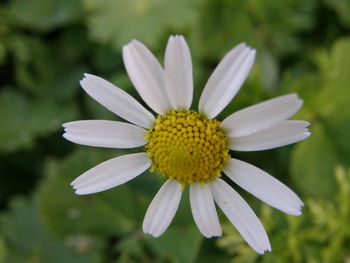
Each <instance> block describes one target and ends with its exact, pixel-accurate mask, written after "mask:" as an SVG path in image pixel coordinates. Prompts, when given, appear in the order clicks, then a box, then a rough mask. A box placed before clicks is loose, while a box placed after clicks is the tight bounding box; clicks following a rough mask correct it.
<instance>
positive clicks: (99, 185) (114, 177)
mask: <svg viewBox="0 0 350 263" xmlns="http://www.w3.org/2000/svg"><path fill="white" fill-rule="evenodd" d="M149 167H150V160H149V158H148V156H147V154H146V153H133V154H127V155H123V156H120V157H116V158H114V159H111V160H108V161H106V162H103V163H101V164H99V165H97V166H95V167H94V168H92V169H90V170H88V171H87V172H85V173H83V174H82V175H81V176H79V177H78V178H77V179H75V180H74V181H73V182H72V183H71V185H72V186H73V188H74V189H76V190H77V191H76V192H75V193H76V194H80V195H83V194H92V193H97V192H101V191H104V190H107V189H110V188H113V187H116V186H118V185H121V184H124V183H126V182H128V181H130V180H131V179H134V178H135V177H136V176H138V175H139V174H141V173H143V172H144V171H145V170H146V169H147V168H149Z"/></svg>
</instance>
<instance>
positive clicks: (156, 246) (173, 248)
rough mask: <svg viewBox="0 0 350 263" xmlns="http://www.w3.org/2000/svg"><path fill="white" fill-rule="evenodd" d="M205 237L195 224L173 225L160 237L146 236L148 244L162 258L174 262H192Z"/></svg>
mask: <svg viewBox="0 0 350 263" xmlns="http://www.w3.org/2000/svg"><path fill="white" fill-rule="evenodd" d="M202 240H203V237H202V236H201V234H200V233H199V231H198V229H197V227H195V226H194V224H192V225H190V226H186V225H183V226H181V225H176V226H175V225H172V226H171V227H169V229H168V230H167V231H166V233H164V234H163V235H162V236H161V237H159V238H153V237H150V236H147V237H145V242H146V244H147V245H148V246H149V247H150V249H151V250H152V251H153V252H154V253H156V254H157V255H158V256H159V257H160V258H161V259H163V260H166V261H170V262H174V263H191V262H194V261H195V260H196V257H197V254H198V252H199V248H200V245H201V243H202Z"/></svg>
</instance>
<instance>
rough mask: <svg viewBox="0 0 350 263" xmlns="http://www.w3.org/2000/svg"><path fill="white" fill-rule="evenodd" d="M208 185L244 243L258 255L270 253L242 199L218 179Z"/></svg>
mask: <svg viewBox="0 0 350 263" xmlns="http://www.w3.org/2000/svg"><path fill="white" fill-rule="evenodd" d="M208 185H209V187H210V190H211V192H212V194H213V197H214V200H215V202H216V203H217V204H218V206H219V207H220V208H221V210H222V211H223V212H224V214H225V215H226V216H227V218H228V219H229V220H230V221H231V223H232V224H233V225H234V226H235V227H236V229H237V230H238V232H239V233H240V234H241V235H242V237H243V238H244V239H245V241H246V242H247V243H248V244H249V245H250V246H251V247H252V248H253V249H254V250H255V251H256V252H258V253H260V254H264V252H265V251H271V246H270V242H269V239H268V237H267V234H266V232H265V229H264V227H263V226H262V224H261V222H260V221H259V219H258V218H257V217H256V215H255V214H254V212H253V210H252V209H251V208H250V207H249V205H248V204H247V203H246V202H245V201H244V200H243V198H242V197H241V196H240V195H239V194H238V193H237V192H236V191H235V190H233V189H232V187H231V186H229V185H228V184H227V183H226V182H225V181H223V180H221V179H220V178H217V179H215V180H213V181H211V182H210V183H208Z"/></svg>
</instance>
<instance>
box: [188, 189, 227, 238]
mask: <svg viewBox="0 0 350 263" xmlns="http://www.w3.org/2000/svg"><path fill="white" fill-rule="evenodd" d="M190 202H191V210H192V215H193V218H194V221H195V222H196V224H197V226H198V229H199V230H200V231H201V233H202V234H203V236H205V237H208V238H210V237H218V236H221V235H222V231H221V226H220V222H219V218H218V214H217V212H216V208H215V204H214V200H213V196H212V194H211V192H210V189H209V187H208V186H207V185H206V184H204V185H200V184H199V183H194V184H191V186H190Z"/></svg>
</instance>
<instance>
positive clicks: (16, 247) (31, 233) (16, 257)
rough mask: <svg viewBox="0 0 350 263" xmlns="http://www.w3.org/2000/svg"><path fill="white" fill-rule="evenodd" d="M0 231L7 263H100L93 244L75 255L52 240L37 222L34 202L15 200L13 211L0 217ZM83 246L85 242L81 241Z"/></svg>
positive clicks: (92, 242) (68, 248)
mask: <svg viewBox="0 0 350 263" xmlns="http://www.w3.org/2000/svg"><path fill="white" fill-rule="evenodd" d="M0 222H1V228H0V231H1V232H2V233H3V235H4V237H5V238H6V240H8V241H7V246H8V248H9V249H8V253H7V255H6V258H5V259H6V260H5V262H7V263H31V262H52V263H61V262H76V263H80V262H81V263H83V262H84V263H94V262H98V261H97V259H98V258H97V257H96V254H95V253H96V250H95V246H96V244H94V241H93V240H90V239H89V240H90V241H88V243H86V244H87V245H86V246H85V247H84V248H83V249H80V250H78V248H79V245H78V244H77V243H76V244H75V245H76V248H75V249H77V250H76V251H74V249H73V248H72V247H68V246H67V245H65V244H64V243H61V242H59V241H57V240H55V239H54V238H52V237H51V236H50V235H49V234H48V233H47V232H46V231H45V229H44V228H43V226H42V222H41V221H40V219H39V218H38V215H37V209H36V203H35V201H33V200H26V199H23V198H16V199H14V200H13V201H12V202H11V205H10V210H9V212H7V213H6V214H3V215H1V217H0ZM80 242H82V240H81V239H80Z"/></svg>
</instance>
